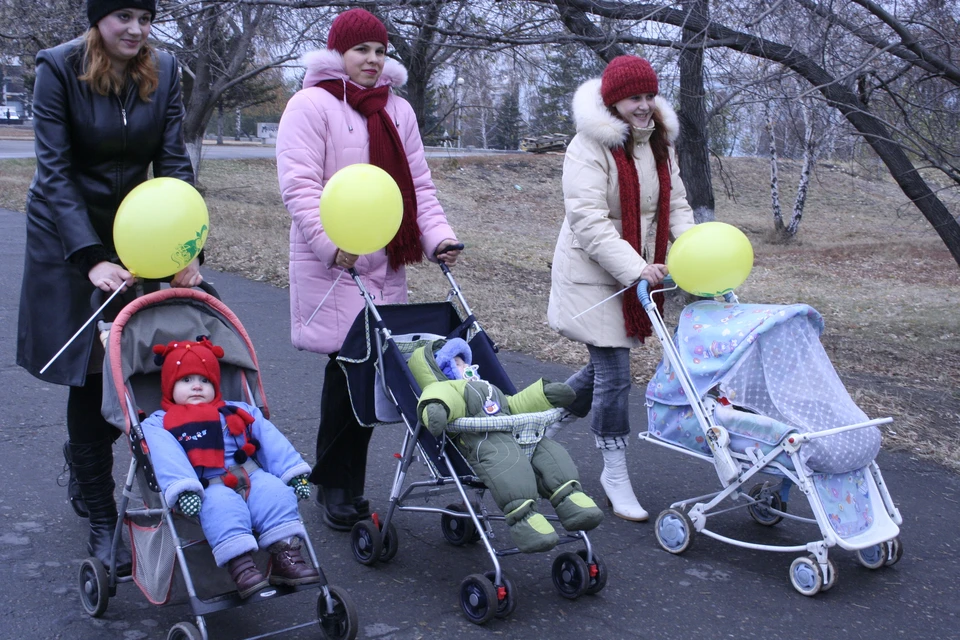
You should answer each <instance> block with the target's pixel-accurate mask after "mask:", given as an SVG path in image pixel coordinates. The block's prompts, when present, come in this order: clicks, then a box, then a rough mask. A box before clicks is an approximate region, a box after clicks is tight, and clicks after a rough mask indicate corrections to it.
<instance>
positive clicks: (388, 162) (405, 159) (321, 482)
mask: <svg viewBox="0 0 960 640" xmlns="http://www.w3.org/2000/svg"><path fill="white" fill-rule="evenodd" d="M386 50H387V29H386V27H384V25H383V23H382V22H380V20H378V19H377V18H376V17H375V16H374V15H373V14H371V13H369V12H367V11H365V10H363V9H350V10H349V11H345V12H344V13H341V14H340V15H339V16H337V18H336V19H335V20H334V21H333V25H332V26H331V27H330V33H329V34H328V36H327V49H326V50H325V51H315V52H312V53H310V54H308V55H307V56H306V58H305V63H306V67H307V72H306V75H305V77H304V79H303V89H302V90H301V91H299V92H297V94H296V95H294V96H293V98H291V99H290V102H289V103H288V104H287V107H286V109H285V110H284V113H283V118H282V119H281V120H280V129H279V132H278V134H277V173H278V175H279V179H280V191H281V193H282V195H283V203H284V205H286V207H287V210H288V211H289V212H290V216H291V217H292V218H293V221H292V224H291V225H290V330H291V339H292V341H293V345H294V346H295V347H297V348H298V349H306V350H307V351H313V352H315V353H321V354H327V355H329V360H328V362H327V365H326V371H325V373H324V379H323V391H322V393H321V397H320V429H319V431H318V433H317V458H316V464H315V466H314V468H313V472H312V473H311V475H310V481H311V482H313V483H314V484H316V485H318V488H319V490H318V491H317V500H318V502H319V503H320V504H321V506H322V508H323V520H324V522H325V523H326V524H327V525H328V526H329V527H331V528H333V529H336V530H341V531H348V530H350V528H351V527H352V526H353V524H354V523H355V522H356V521H357V520H358V519H361V518H365V517H368V516H369V513H370V505H369V503H368V502H367V500H365V499H364V497H363V485H364V478H365V475H366V463H367V445H368V443H369V441H370V434H371V431H370V429H367V428H364V427H361V426H360V425H359V424H358V423H357V420H356V418H355V416H354V414H353V409H352V408H351V406H350V400H349V394H348V393H347V386H346V378H345V377H344V374H343V371H342V370H341V369H340V367H339V366H338V365H337V363H336V356H337V352H338V351H339V349H340V347H341V345H342V343H343V339H344V336H345V335H346V333H347V330H348V329H349V328H350V325H351V324H353V321H354V319H355V318H356V317H357V314H358V313H360V311H361V310H362V308H363V299H362V298H361V297H360V296H359V295H358V292H357V289H356V286H355V285H354V283H353V281H352V280H351V279H350V278H349V277H344V278H339V280H338V277H339V276H340V275H341V274H342V273H343V270H344V269H349V268H351V267H354V268H355V269H356V270H357V272H358V273H359V274H360V277H361V278H362V279H363V282H364V285H365V286H366V288H367V290H368V291H370V292H371V293H372V294H373V295H374V296H375V297H376V298H377V302H378V303H404V302H406V301H407V282H406V273H405V271H404V265H407V264H411V263H414V262H420V261H421V260H422V259H423V256H424V254H426V255H427V256H428V257H429V258H430V259H432V260H440V261H442V262H445V263H446V264H453V263H454V262H455V261H456V259H457V255H458V254H459V251H458V250H456V249H453V248H451V247H453V246H454V245H457V244H458V243H457V240H456V236H454V234H453V231H452V230H451V228H450V226H449V225H448V224H447V219H446V216H445V215H444V213H443V209H442V208H441V207H440V203H439V202H438V201H437V196H436V188H435V187H434V185H433V181H432V180H431V177H430V169H429V168H428V167H427V162H426V158H425V156H424V153H423V142H422V141H421V140H420V133H419V129H418V127H417V119H416V116H415V115H414V112H413V109H412V108H411V107H410V104H409V103H407V101H406V100H404V99H402V98H400V97H398V96H396V95H394V94H393V93H392V92H391V91H390V87H392V86H402V85H403V84H404V83H405V82H406V80H407V71H406V69H404V68H403V66H401V65H400V64H399V63H397V62H395V61H394V60H391V59H389V58H387V57H386ZM361 162H363V163H370V164H374V165H377V166H379V167H381V168H383V169H384V170H386V171H387V172H388V173H390V175H391V176H392V177H393V178H394V179H395V180H396V182H397V184H398V186H399V187H400V192H401V194H402V195H403V221H402V223H401V225H400V230H399V231H398V232H397V235H396V237H394V239H393V240H392V241H391V242H390V244H388V245H387V247H386V249H383V250H380V251H377V252H376V253H372V254H369V255H364V256H356V255H353V254H350V253H347V252H345V251H341V250H340V249H338V248H337V247H336V246H335V245H334V244H333V243H332V242H331V241H330V239H329V238H328V237H327V235H326V234H325V233H324V230H323V225H322V224H320V215H319V204H320V194H321V193H323V187H324V185H325V184H326V182H327V181H328V180H329V179H330V177H331V176H332V175H333V174H334V173H336V172H337V170H339V169H341V168H343V167H345V166H348V165H351V164H356V163H361ZM328 294H329V295H328ZM324 298H325V299H324ZM321 300H323V304H322V305H321V304H320V303H321ZM318 307H319V309H318ZM315 311H316V315H314V312H315ZM311 315H313V319H312V320H311V319H310V317H311Z"/></svg>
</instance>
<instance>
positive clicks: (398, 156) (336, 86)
mask: <svg viewBox="0 0 960 640" xmlns="http://www.w3.org/2000/svg"><path fill="white" fill-rule="evenodd" d="M317 86H318V87H321V88H323V89H326V90H327V91H329V92H330V93H331V94H333V95H334V96H336V97H337V98H339V99H340V100H343V93H344V87H346V93H347V104H349V105H350V106H351V107H353V108H354V109H355V110H356V111H357V112H359V113H360V115H362V116H364V117H365V118H366V119H367V132H368V133H369V135H370V164H373V165H376V166H378V167H380V168H381V169H383V170H384V171H386V172H387V173H389V174H390V176H391V177H392V178H393V179H394V180H395V181H396V183H397V186H398V187H400V194H401V195H402V196H403V220H402V222H401V223H400V230H399V231H397V235H395V236H394V237H393V240H391V241H390V244H388V245H387V258H388V259H389V261H390V267H391V268H392V269H398V268H400V267H401V266H402V265H405V264H413V263H416V262H420V261H422V260H423V249H422V248H421V246H420V226H419V225H418V224H417V193H416V191H415V189H414V186H413V176H412V174H411V173H410V165H409V164H408V163H407V152H406V150H405V149H404V148H403V141H401V140H400V133H399V132H398V131H397V127H396V125H394V124H393V121H392V120H391V119H390V114H388V113H387V110H386V108H385V107H386V106H387V98H388V97H389V95H390V87H388V86H386V85H384V86H382V87H377V88H375V89H364V88H362V87H359V86H357V85H355V84H353V83H351V82H346V83H345V82H343V81H341V80H324V81H323V82H320V83H319V84H317Z"/></svg>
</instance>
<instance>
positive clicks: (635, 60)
mask: <svg viewBox="0 0 960 640" xmlns="http://www.w3.org/2000/svg"><path fill="white" fill-rule="evenodd" d="M644 93H660V87H659V85H658V84H657V72H656V71H654V70H653V67H651V66H650V63H649V62H647V61H646V60H644V59H643V58H640V57H638V56H617V57H616V58H614V59H613V60H611V61H610V64H608V65H607V68H606V69H604V70H603V75H602V76H601V78H600V95H601V96H602V97H603V104H604V105H606V106H608V107H609V106H611V105H613V104H614V103H617V102H620V101H621V100H623V99H624V98H629V97H630V96H639V95H641V94H644Z"/></svg>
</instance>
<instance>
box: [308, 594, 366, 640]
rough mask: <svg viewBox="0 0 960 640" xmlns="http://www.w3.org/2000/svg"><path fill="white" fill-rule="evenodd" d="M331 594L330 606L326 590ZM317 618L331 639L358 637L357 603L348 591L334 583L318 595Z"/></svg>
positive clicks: (342, 639) (324, 633)
mask: <svg viewBox="0 0 960 640" xmlns="http://www.w3.org/2000/svg"><path fill="white" fill-rule="evenodd" d="M327 591H328V592H329V594H330V601H331V602H330V603H329V604H330V605H331V606H330V607H328V606H327V605H328V601H327V598H326V592H327ZM317 619H318V620H319V621H320V629H321V630H323V635H324V637H325V638H328V639H329V640H353V639H354V638H356V637H357V605H355V604H354V603H353V599H352V598H351V597H350V594H348V593H347V592H346V591H344V590H343V589H341V588H340V587H336V586H334V585H332V584H331V585H327V588H326V590H322V589H321V591H320V595H319V596H317Z"/></svg>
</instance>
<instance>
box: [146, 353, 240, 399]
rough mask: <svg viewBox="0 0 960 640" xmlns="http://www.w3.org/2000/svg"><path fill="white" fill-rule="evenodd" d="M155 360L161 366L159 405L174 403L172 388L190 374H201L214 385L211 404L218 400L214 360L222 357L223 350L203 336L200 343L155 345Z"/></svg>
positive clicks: (218, 375)
mask: <svg viewBox="0 0 960 640" xmlns="http://www.w3.org/2000/svg"><path fill="white" fill-rule="evenodd" d="M153 352H154V353H155V354H157V355H156V357H155V360H156V361H157V364H160V362H161V360H162V363H163V364H162V367H161V369H160V389H161V390H162V392H163V400H162V404H166V403H169V404H174V402H173V385H174V384H175V383H176V382H177V380H180V379H181V378H183V377H185V376H189V375H200V376H203V377H204V378H206V379H207V380H209V381H210V382H211V383H212V384H213V392H214V397H213V400H212V402H219V401H220V363H219V362H218V361H217V358H222V357H223V347H218V346H216V345H215V344H213V343H212V342H210V339H209V338H207V337H206V336H201V337H200V339H199V341H197V342H191V341H189V340H175V341H173V342H171V343H169V344H166V345H162V344H158V345H154V347H153Z"/></svg>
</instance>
